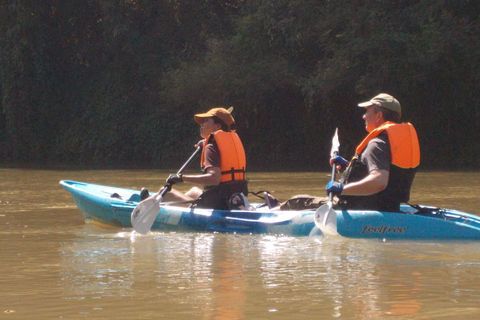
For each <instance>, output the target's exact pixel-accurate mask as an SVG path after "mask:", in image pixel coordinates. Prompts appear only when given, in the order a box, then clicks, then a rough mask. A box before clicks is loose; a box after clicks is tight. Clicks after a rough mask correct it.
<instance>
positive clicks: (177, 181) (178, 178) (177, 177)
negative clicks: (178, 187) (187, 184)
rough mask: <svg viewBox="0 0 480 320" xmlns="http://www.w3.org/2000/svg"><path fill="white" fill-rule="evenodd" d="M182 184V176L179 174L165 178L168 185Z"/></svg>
mask: <svg viewBox="0 0 480 320" xmlns="http://www.w3.org/2000/svg"><path fill="white" fill-rule="evenodd" d="M182 182H183V179H182V175H181V174H171V175H170V176H169V177H168V178H167V183H168V184H172V185H173V184H180V183H182Z"/></svg>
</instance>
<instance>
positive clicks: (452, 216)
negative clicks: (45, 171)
mask: <svg viewBox="0 0 480 320" xmlns="http://www.w3.org/2000/svg"><path fill="white" fill-rule="evenodd" d="M60 185H61V186H62V187H63V188H65V189H66V190H67V191H69V192H70V193H71V195H72V197H73V200H74V202H75V204H76V205H77V207H78V209H79V210H80V212H81V213H82V214H83V215H84V216H85V219H86V220H93V221H97V222H100V223H103V224H108V225H113V226H118V227H128V228H131V227H132V225H131V219H130V216H131V213H132V211H133V209H135V207H136V206H137V205H138V203H139V201H140V195H139V190H129V189H123V188H117V187H109V186H102V185H96V184H90V183H83V182H76V181H60ZM254 206H256V207H257V209H256V210H255V211H242V210H231V211H229V210H212V209H199V208H187V207H180V206H173V205H162V206H160V211H159V213H158V216H157V218H156V219H155V222H154V223H153V226H152V230H183V231H206V232H227V233H247V234H275V235H286V236H309V235H313V234H321V233H320V231H319V230H318V228H317V227H316V226H315V222H314V215H315V210H301V211H293V210H292V211H270V210H269V209H268V207H266V206H262V205H261V204H255V205H254ZM401 211H402V212H401V213H398V212H396V213H392V212H379V211H360V210H349V211H341V210H336V211H335V214H336V218H337V219H336V223H337V232H338V234H339V235H340V236H343V237H347V238H377V239H444V240H480V217H478V216H475V215H472V214H468V213H465V212H461V211H456V210H450V209H442V208H432V207H425V206H418V207H412V206H409V205H402V206H401Z"/></svg>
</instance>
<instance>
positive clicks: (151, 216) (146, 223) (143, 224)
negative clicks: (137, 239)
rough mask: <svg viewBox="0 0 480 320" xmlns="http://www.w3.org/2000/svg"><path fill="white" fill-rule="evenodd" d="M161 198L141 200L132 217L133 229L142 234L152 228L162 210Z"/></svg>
mask: <svg viewBox="0 0 480 320" xmlns="http://www.w3.org/2000/svg"><path fill="white" fill-rule="evenodd" d="M161 200H162V199H161V197H160V198H148V199H145V200H143V201H142V202H140V203H139V204H138V205H137V206H136V207H135V209H134V210H133V212H132V215H131V217H130V219H131V222H132V226H133V229H135V231H136V232H138V233H141V234H146V233H148V231H150V229H151V228H152V225H153V223H154V222H155V219H156V218H157V216H158V213H159V212H160V202H161Z"/></svg>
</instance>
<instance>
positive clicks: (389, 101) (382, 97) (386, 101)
mask: <svg viewBox="0 0 480 320" xmlns="http://www.w3.org/2000/svg"><path fill="white" fill-rule="evenodd" d="M373 105H376V106H379V107H382V108H385V109H389V110H392V111H395V112H396V113H398V114H402V107H401V106H400V102H398V100H397V99H395V98H394V97H392V96H391V95H389V94H386V93H380V94H379V95H378V96H375V97H373V98H372V99H371V100H370V101H367V102H362V103H359V104H358V106H359V107H362V108H365V107H370V106H373Z"/></svg>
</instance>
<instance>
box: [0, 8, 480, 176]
mask: <svg viewBox="0 0 480 320" xmlns="http://www.w3.org/2000/svg"><path fill="white" fill-rule="evenodd" d="M479 57H480V6H479V4H478V2H477V1H471V0H456V1H453V0H440V1H439V0H426V1H418V0H402V1H392V2H388V1H387V2H385V1H357V0H355V1H350V2H348V4H345V1H340V0H332V1H318V0H306V1H292V0H290V1H289V0H258V1H257V0H256V1H252V0H223V1H193V2H191V1H190V2H183V1H170V0H146V1H141V2H139V1H131V0H125V1H112V0H102V1H73V2H72V1H70V2H69V1H67V2H61V1H56V0H48V1H37V2H35V1H33V2H32V1H27V0H18V1H9V0H7V1H6V2H3V3H2V4H0V110H1V112H0V165H2V166H7V167H8V166H14V167H15V166H20V167H32V168H35V167H36V168H42V167H44V168H45V167H50V168H56V167H58V166H60V167H62V168H63V167H78V168H90V169H91V168H115V169H118V168H124V169H131V168H136V169H149V168H175V167H176V166H178V164H180V163H183V162H184V161H185V159H186V158H187V157H188V155H189V154H191V152H192V151H193V146H194V144H195V143H196V142H197V141H198V140H199V139H200V137H199V134H198V126H197V124H196V123H195V121H194V120H193V115H194V114H195V113H198V112H203V111H205V110H208V109H210V108H211V107H213V106H217V105H223V106H226V107H229V106H234V111H233V115H234V117H235V119H236V121H237V127H236V130H237V132H238V134H239V136H240V137H241V139H242V141H243V143H244V145H245V149H246V154H247V161H248V163H247V165H248V169H249V170H252V171H284V170H293V171H328V170H329V165H328V158H329V150H330V144H331V138H332V136H333V133H334V131H335V128H337V127H338V129H339V138H340V154H341V155H342V156H344V157H345V158H349V157H351V156H352V155H353V152H354V149H355V147H356V145H357V144H358V143H359V142H360V141H361V140H362V139H363V137H364V136H365V135H366V132H365V128H364V123H363V120H362V118H361V117H362V111H361V110H359V108H356V104H357V103H358V102H361V101H366V100H367V99H370V98H371V97H373V96H375V95H376V94H378V93H380V92H387V93H389V94H391V95H393V96H395V97H396V98H397V99H398V100H399V101H400V103H401V104H402V108H403V118H402V119H403V120H404V121H408V122H411V123H412V124H413V125H414V126H415V127H416V129H417V132H418V136H419V141H420V147H421V157H422V160H421V170H447V171H452V170H462V171H463V170H464V169H466V170H480V161H479V159H480V139H479V132H480V90H479V88H480V58H479Z"/></svg>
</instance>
